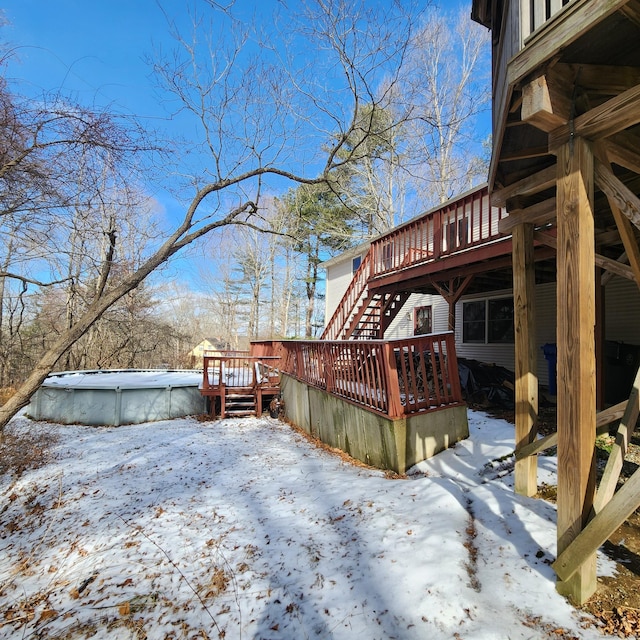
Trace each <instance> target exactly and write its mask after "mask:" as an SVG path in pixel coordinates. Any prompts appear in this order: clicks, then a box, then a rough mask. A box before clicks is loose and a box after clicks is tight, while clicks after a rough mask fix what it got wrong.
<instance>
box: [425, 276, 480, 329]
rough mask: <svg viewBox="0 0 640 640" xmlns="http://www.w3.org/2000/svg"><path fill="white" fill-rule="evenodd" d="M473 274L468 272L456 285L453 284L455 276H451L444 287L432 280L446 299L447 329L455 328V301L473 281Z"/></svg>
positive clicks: (436, 288)
mask: <svg viewBox="0 0 640 640" xmlns="http://www.w3.org/2000/svg"><path fill="white" fill-rule="evenodd" d="M474 277H475V276H474V275H473V274H470V275H468V276H466V277H465V279H464V280H463V281H462V283H461V284H460V285H459V286H458V287H456V286H455V278H451V279H450V280H449V287H448V288H447V287H445V286H444V285H443V284H441V283H439V282H436V281H435V280H434V281H432V284H433V286H434V288H435V290H436V291H437V292H438V293H439V294H440V295H441V296H442V297H443V298H444V299H445V300H446V301H447V303H448V305H449V319H448V327H449V331H455V330H456V302H458V300H460V298H461V297H462V294H463V293H464V292H465V290H466V289H467V287H468V286H469V285H470V284H471V282H472V281H473V278H474Z"/></svg>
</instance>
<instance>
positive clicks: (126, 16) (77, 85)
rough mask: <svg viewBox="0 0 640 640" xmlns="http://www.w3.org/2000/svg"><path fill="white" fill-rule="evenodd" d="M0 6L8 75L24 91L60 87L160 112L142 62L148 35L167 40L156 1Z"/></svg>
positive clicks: (89, 98)
mask: <svg viewBox="0 0 640 640" xmlns="http://www.w3.org/2000/svg"><path fill="white" fill-rule="evenodd" d="M181 4H182V3H176V2H171V3H168V6H178V5H181ZM4 11H5V17H6V18H7V20H8V22H9V24H8V25H7V26H6V27H5V28H4V29H3V31H4V39H5V41H8V42H9V43H11V44H12V45H13V46H14V47H15V58H14V61H13V64H12V65H11V67H10V75H11V76H13V77H14V78H20V79H21V81H22V82H23V90H25V92H30V91H35V92H37V91H38V90H47V91H48V90H56V89H61V90H62V91H63V92H65V93H66V92H69V93H71V94H72V95H74V96H76V97H77V98H78V101H79V102H81V103H84V104H92V103H98V104H100V105H106V104H109V105H113V106H115V108H116V110H118V111H122V112H124V113H135V114H136V115H142V116H149V115H151V116H157V115H160V114H162V113H163V110H162V109H159V105H158V101H157V100H156V99H154V96H153V79H152V78H151V75H150V70H149V67H148V65H147V64H146V63H145V62H144V58H145V56H146V55H150V54H151V53H152V50H153V43H154V42H156V43H158V44H160V43H162V42H163V41H165V42H166V40H167V35H166V34H167V25H166V20H165V18H164V16H163V14H162V12H161V11H160V9H159V7H158V5H157V3H156V2H155V0H109V1H108V2H107V1H95V0H94V1H91V2H86V1H80V0H56V1H55V2H51V1H50V0H10V1H9V2H8V3H6V4H5V9H4Z"/></svg>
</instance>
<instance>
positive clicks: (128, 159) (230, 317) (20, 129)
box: [0, 0, 488, 429]
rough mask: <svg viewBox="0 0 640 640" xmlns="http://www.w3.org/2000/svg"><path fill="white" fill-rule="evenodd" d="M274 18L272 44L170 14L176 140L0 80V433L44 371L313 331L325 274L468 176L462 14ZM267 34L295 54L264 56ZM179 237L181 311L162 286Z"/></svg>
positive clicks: (219, 15) (475, 46) (479, 91)
mask: <svg viewBox="0 0 640 640" xmlns="http://www.w3.org/2000/svg"><path fill="white" fill-rule="evenodd" d="M427 9H428V8H427ZM279 11H281V12H283V13H279V14H277V15H275V16H274V19H273V25H274V27H273V28H274V30H275V31H274V33H272V34H270V37H266V35H265V34H264V32H263V31H262V30H260V29H258V25H255V24H251V23H246V22H244V21H242V20H241V19H240V18H239V17H238V15H236V14H234V13H233V8H232V7H231V8H230V7H227V8H225V7H221V6H219V5H218V4H217V3H209V2H202V3H201V5H198V11H197V12H196V13H195V14H194V16H193V21H192V24H191V25H190V28H189V29H187V30H183V31H180V30H179V29H177V27H176V26H175V24H174V23H171V22H170V20H169V18H167V19H168V28H171V30H172V34H173V36H174V41H175V50H173V51H171V52H166V53H164V54H163V53H162V52H156V53H155V54H154V56H153V58H152V59H151V65H152V67H153V71H154V73H155V76H156V78H157V81H158V83H159V85H160V86H161V87H162V89H163V91H165V92H166V94H167V95H171V96H172V99H173V100H174V103H176V104H178V105H179V106H178V107H177V109H178V110H179V111H180V113H182V114H187V115H188V117H189V118H190V120H191V121H192V122H193V123H194V127H193V130H194V131H195V130H197V131H198V134H197V137H196V138H191V139H186V140H184V141H179V142H177V141H175V140H167V138H166V137H163V135H162V134H161V132H158V131H152V130H150V129H149V127H146V126H143V124H142V123H141V122H140V121H139V120H136V119H135V118H131V117H123V116H122V115H119V114H117V113H113V112H110V111H109V110H108V109H104V110H100V109H96V108H95V107H92V108H89V107H87V106H85V105H81V104H77V103H76V102H74V101H73V100H72V99H71V98H70V97H69V96H65V95H62V94H60V93H59V92H58V93H47V92H44V93H42V94H41V95H39V96H38V98H37V100H34V97H33V96H32V95H25V94H22V93H21V92H20V85H19V84H16V83H14V82H9V81H8V80H7V79H6V74H5V76H4V79H2V80H0V119H1V122H0V388H9V387H11V388H12V389H15V392H13V395H12V396H11V397H10V398H9V399H7V401H6V402H5V403H4V404H3V405H2V406H1V407H0V429H2V428H3V427H4V426H5V425H6V423H7V422H8V420H9V419H10V418H11V417H12V416H13V415H14V414H15V413H16V411H18V410H19V409H20V408H21V407H22V406H24V405H25V404H26V403H27V402H28V401H29V398H30V397H31V395H32V394H33V393H34V392H35V390H36V389H37V388H38V386H39V385H40V384H41V383H42V381H43V380H44V378H45V377H46V376H47V375H48V374H49V373H50V372H51V371H53V370H54V369H58V370H61V369H79V368H116V367H151V366H180V365H181V364H182V362H183V361H184V360H183V358H184V355H185V354H186V350H187V349H186V346H187V345H189V348H191V347H192V346H195V342H194V341H199V339H201V338H203V337H210V336H212V335H215V336H216V337H220V338H223V339H224V340H226V341H228V342H229V343H236V344H237V343H238V342H239V341H241V340H243V339H244V340H247V339H253V338H259V337H274V336H285V337H293V336H301V335H304V336H313V335H316V334H317V330H318V327H319V325H320V324H321V320H322V319H321V309H319V307H321V305H320V304H319V303H318V283H319V281H320V279H321V274H320V272H319V269H318V265H319V264H320V263H321V262H322V261H323V260H324V259H326V258H328V257H330V256H331V255H334V254H335V253H337V252H340V251H343V250H344V249H346V248H348V247H350V246H353V245H354V244H356V243H358V242H361V241H362V240H363V239H367V238H370V237H373V236H375V235H377V234H379V233H382V232H384V231H386V230H388V229H389V228H391V227H392V226H394V225H395V224H398V223H400V222H402V221H403V220H404V219H406V218H407V217H412V216H414V215H417V214H418V213H420V212H421V211H423V210H424V209H426V208H427V207H428V206H430V205H433V204H435V203H436V202H439V201H441V200H443V199H446V198H448V197H451V196H453V195H454V194H455V193H456V192H457V191H458V190H460V189H462V188H463V187H468V186H471V184H473V182H477V181H478V180H479V179H482V177H483V175H482V174H483V165H482V159H481V157H480V156H481V153H480V152H479V151H478V146H477V144H476V145H475V146H474V145H471V142H472V141H473V135H474V132H475V130H476V127H475V125H474V122H475V118H476V116H477V115H478V113H479V111H480V110H481V109H482V108H484V107H486V102H487V101H486V98H487V96H486V91H485V89H484V87H485V86H488V83H487V82H485V79H484V78H482V77H481V75H480V74H481V72H482V71H483V69H484V68H486V65H485V62H486V61H483V55H485V52H486V48H485V45H486V36H485V34H484V33H482V32H481V31H479V30H476V29H475V28H473V27H472V26H471V25H470V23H469V21H468V19H467V18H466V17H461V16H457V17H452V16H446V15H445V14H441V13H437V12H436V11H435V10H427V11H425V10H424V7H423V8H422V9H421V10H420V11H418V10H417V9H416V10H413V9H411V10H410V9H409V4H408V3H404V2H399V3H395V4H392V5H389V6H388V7H384V8H380V7H377V6H375V7H374V6H370V5H369V3H367V2H362V3H345V2H342V1H340V0H318V1H317V2H310V3H306V4H304V5H302V8H301V9H300V12H299V13H296V14H293V13H291V12H289V11H286V10H285V9H284V8H283V7H282V6H281V7H280V8H279ZM284 24H286V30H287V34H288V35H289V36H290V35H291V34H295V37H296V38H297V39H298V40H299V41H298V42H297V43H296V50H299V47H300V46H301V45H300V41H302V42H304V45H303V46H304V47H305V48H306V51H307V55H306V56H305V57H304V59H301V58H300V56H295V55H293V53H294V52H293V51H292V50H290V49H288V48H287V44H286V42H285V41H284V40H282V41H281V42H280V44H279V45H278V47H276V46H274V44H273V42H274V37H275V35H278V34H279V35H280V36H281V35H282V33H283V31H282V28H283V27H282V25H284ZM279 29H280V30H279ZM212 41H215V43H216V46H215V47H212V46H211V42H212ZM10 55H11V54H10V53H9V50H8V49H7V50H6V52H5V56H4V59H3V62H4V64H5V66H6V63H7V62H8V60H9V56H10ZM319 79H323V82H319ZM196 127H197V129H196ZM473 142H474V143H477V142H478V141H473ZM470 149H474V150H472V151H470ZM168 176H170V177H171V180H170V181H168V180H167V177H168ZM481 176H482V177H481ZM167 182H170V186H168V185H167ZM159 184H162V186H163V188H170V189H171V190H172V193H173V194H175V196H176V198H178V199H179V200H180V201H181V202H183V203H184V207H183V211H182V214H181V215H180V216H179V217H175V216H174V217H173V218H172V219H171V220H168V219H167V217H166V216H164V215H163V212H162V206H161V203H160V202H159V200H158V199H157V198H156V197H155V196H154V195H153V194H154V193H160V190H159V189H157V188H154V185H159ZM195 243H198V244H197V246H198V247H199V249H198V251H199V255H200V256H201V260H200V263H201V264H202V270H201V273H200V278H201V280H202V281H203V282H204V283H205V284H206V285H207V286H206V287H203V288H204V289H205V290H206V292H207V293H206V294H205V295H200V296H196V300H194V297H193V296H192V295H187V294H186V292H185V290H186V289H188V288H189V286H188V285H185V283H184V282H183V283H179V282H178V283H176V282H173V283H172V282H170V281H169V279H168V276H167V277H164V275H163V271H162V270H163V269H166V267H167V265H168V264H169V263H170V261H171V259H172V258H173V257H174V256H175V255H176V254H178V253H179V252H184V250H186V249H187V248H188V247H190V246H192V245H194V244H195ZM152 274H153V276H152V277H149V276H151V275H152ZM205 332H206V334H208V335H203V334H204V333H205Z"/></svg>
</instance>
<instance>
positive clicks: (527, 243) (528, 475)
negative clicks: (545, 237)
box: [513, 224, 538, 496]
mask: <svg viewBox="0 0 640 640" xmlns="http://www.w3.org/2000/svg"><path fill="white" fill-rule="evenodd" d="M534 308H535V264H534V258H533V225H531V224H520V225H518V226H517V227H515V228H514V229H513V312H514V326H515V356H516V362H515V374H516V387H515V394H516V415H515V417H516V449H520V448H521V447H524V446H525V445H527V444H529V443H531V442H533V441H534V440H535V437H536V434H537V428H538V376H537V372H536V370H537V350H536V328H535V312H534ZM537 462H538V459H537V456H535V455H533V456H527V457H526V458H523V459H520V460H516V466H515V490H516V493H520V494H522V495H525V496H533V495H534V494H535V493H536V492H537V491H538V483H537V470H538V466H537Z"/></svg>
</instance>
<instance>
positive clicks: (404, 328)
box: [384, 293, 449, 340]
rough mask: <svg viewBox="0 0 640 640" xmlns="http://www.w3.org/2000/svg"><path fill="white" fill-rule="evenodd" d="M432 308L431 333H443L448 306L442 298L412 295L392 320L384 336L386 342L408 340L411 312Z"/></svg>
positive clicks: (422, 294) (411, 331)
mask: <svg viewBox="0 0 640 640" xmlns="http://www.w3.org/2000/svg"><path fill="white" fill-rule="evenodd" d="M428 305H431V306H432V307H433V333H443V332H445V331H447V330H448V326H449V305H448V304H447V302H446V300H445V299H444V298H443V297H442V296H436V295H431V294H426V293H412V294H411V295H410V296H409V299H408V300H407V301H406V302H405V303H404V306H403V307H402V309H401V310H400V312H399V313H398V315H397V316H396V317H395V318H394V319H393V321H392V322H391V325H390V326H389V328H388V329H387V331H386V332H385V334H384V337H385V339H386V340H393V339H394V338H408V337H409V336H412V335H413V310H414V309H415V308H416V307H426V306H428Z"/></svg>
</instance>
